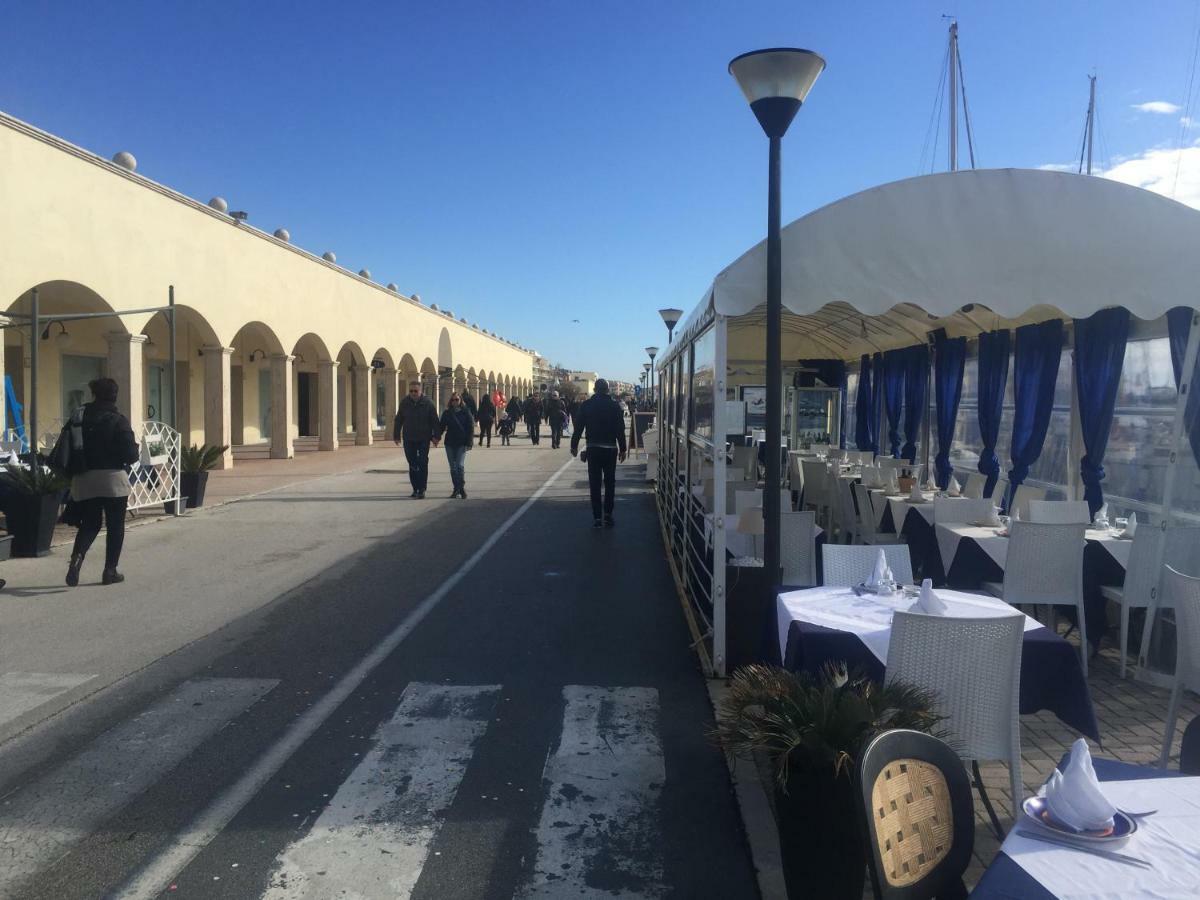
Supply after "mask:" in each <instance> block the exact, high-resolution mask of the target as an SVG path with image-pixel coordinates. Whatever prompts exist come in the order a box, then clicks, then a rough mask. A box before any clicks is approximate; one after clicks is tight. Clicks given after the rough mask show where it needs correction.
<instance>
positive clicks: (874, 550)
mask: <svg viewBox="0 0 1200 900" xmlns="http://www.w3.org/2000/svg"><path fill="white" fill-rule="evenodd" d="M880 550H882V551H883V555H884V557H885V558H886V559H887V564H888V566H890V567H891V570H892V575H893V576H894V577H895V579H896V581H897V582H899V583H900V584H912V580H913V576H912V557H911V556H910V555H909V552H908V545H907V544H884V545H882V546H879V547H864V546H861V545H858V546H849V545H847V544H826V545H825V548H824V550H823V551H822V553H821V567H822V569H823V570H824V571H823V573H822V574H823V576H824V579H823V580H824V584H825V585H826V586H827V587H854V586H855V585H857V584H862V583H863V582H864V581H866V580H867V579H868V578H870V577H871V573H872V572H874V571H875V560H877V559H878V558H879V551H880Z"/></svg>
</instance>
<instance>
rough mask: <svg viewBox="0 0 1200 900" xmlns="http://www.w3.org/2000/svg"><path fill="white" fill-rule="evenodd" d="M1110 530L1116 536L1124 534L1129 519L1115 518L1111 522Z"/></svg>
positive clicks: (1123, 517)
mask: <svg viewBox="0 0 1200 900" xmlns="http://www.w3.org/2000/svg"><path fill="white" fill-rule="evenodd" d="M1112 523H1113V525H1112V530H1113V531H1115V532H1116V533H1117V534H1124V533H1125V529H1126V528H1128V527H1129V519H1128V518H1126V517H1125V516H1117V517H1116V518H1115V519H1113V520H1112Z"/></svg>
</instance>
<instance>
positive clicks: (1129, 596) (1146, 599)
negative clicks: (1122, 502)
mask: <svg viewBox="0 0 1200 900" xmlns="http://www.w3.org/2000/svg"><path fill="white" fill-rule="evenodd" d="M1165 539H1166V532H1165V531H1164V530H1163V529H1162V528H1160V527H1158V526H1153V525H1143V526H1142V527H1141V528H1139V529H1138V530H1137V532H1136V533H1135V534H1134V536H1133V546H1132V547H1130V548H1129V565H1128V566H1126V567H1125V581H1124V583H1123V584H1121V585H1120V586H1119V587H1118V586H1116V585H1107V584H1104V585H1101V586H1100V594H1101V596H1102V597H1104V599H1105V600H1108V601H1111V602H1112V603H1116V604H1117V605H1118V606H1119V607H1120V608H1121V631H1120V641H1121V677H1122V678H1124V677H1125V670H1126V659H1127V657H1128V656H1129V611H1130V610H1131V609H1146V608H1148V607H1149V606H1150V604H1151V602H1152V601H1153V600H1154V599H1155V598H1156V597H1157V596H1158V592H1159V582H1160V581H1161V579H1162V567H1161V565H1160V563H1159V560H1160V559H1162V554H1163V543H1164V541H1165ZM1148 624H1149V623H1147V625H1148ZM1135 649H1136V648H1135Z"/></svg>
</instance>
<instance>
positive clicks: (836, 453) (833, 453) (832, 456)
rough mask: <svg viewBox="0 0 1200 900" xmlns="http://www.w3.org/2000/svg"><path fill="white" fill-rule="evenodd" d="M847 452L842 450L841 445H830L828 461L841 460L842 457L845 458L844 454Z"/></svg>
mask: <svg viewBox="0 0 1200 900" xmlns="http://www.w3.org/2000/svg"><path fill="white" fill-rule="evenodd" d="M848 452H849V451H848V450H843V449H842V448H841V447H831V448H830V450H829V461H830V462H841V461H842V460H843V459H845V458H846V454H847V453H848Z"/></svg>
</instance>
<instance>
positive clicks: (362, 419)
mask: <svg viewBox="0 0 1200 900" xmlns="http://www.w3.org/2000/svg"><path fill="white" fill-rule="evenodd" d="M350 375H351V377H352V378H353V379H354V409H353V410H351V418H352V419H353V421H354V443H355V444H357V445H358V446H359V447H369V446H371V441H372V437H373V435H372V433H371V432H372V430H373V429H374V427H375V423H374V422H372V421H371V407H372V406H373V404H372V402H371V367H370V366H369V365H366V366H363V365H359V364H357V363H355V365H354V369H353V371H351V373H350Z"/></svg>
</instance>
